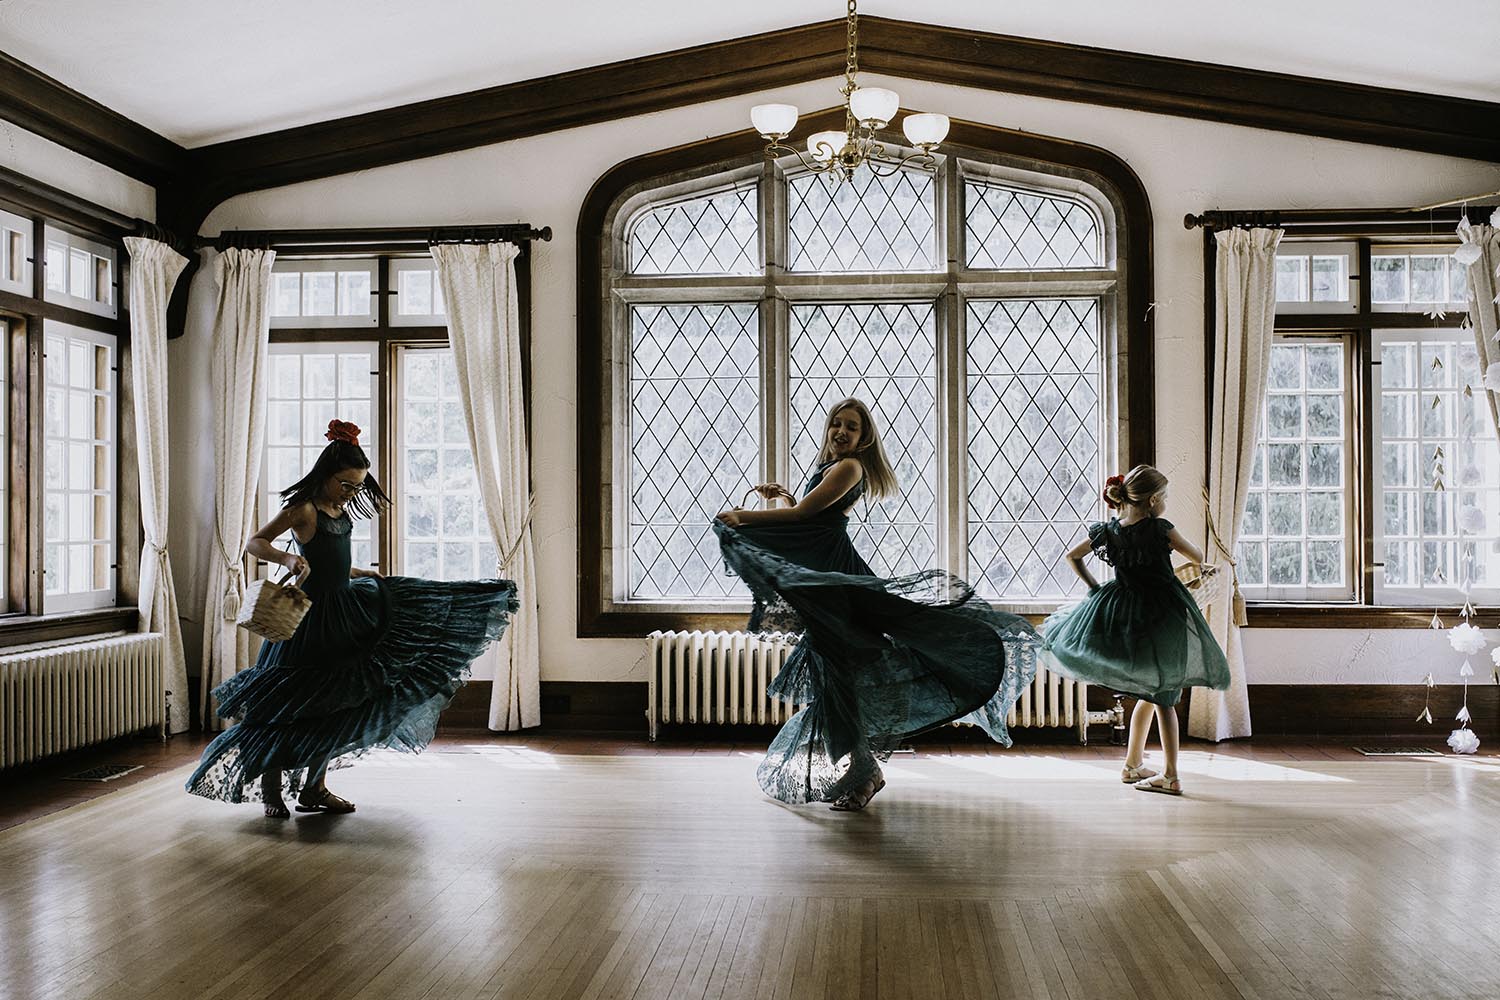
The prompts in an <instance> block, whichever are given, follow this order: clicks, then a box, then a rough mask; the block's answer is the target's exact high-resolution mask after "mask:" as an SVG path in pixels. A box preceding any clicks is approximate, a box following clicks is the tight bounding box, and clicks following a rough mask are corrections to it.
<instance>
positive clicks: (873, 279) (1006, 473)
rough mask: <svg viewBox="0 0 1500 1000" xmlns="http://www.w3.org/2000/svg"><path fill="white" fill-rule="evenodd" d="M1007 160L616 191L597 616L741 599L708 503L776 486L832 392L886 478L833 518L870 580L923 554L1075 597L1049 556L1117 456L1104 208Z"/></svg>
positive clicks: (1067, 542) (1113, 298) (967, 572)
mask: <svg viewBox="0 0 1500 1000" xmlns="http://www.w3.org/2000/svg"><path fill="white" fill-rule="evenodd" d="M1021 177H1022V175H1020V174H1016V175H1015V176H1012V175H1010V174H1007V173H1006V172H1005V171H1003V170H1000V169H999V168H995V167H991V166H988V165H982V164H976V163H968V162H965V163H962V164H961V163H960V162H959V161H957V160H952V159H950V160H947V161H945V162H944V163H943V164H941V166H940V168H939V171H938V173H937V174H936V175H934V174H933V173H928V172H924V171H921V170H900V171H897V172H896V173H894V174H893V175H891V176H888V177H883V178H882V177H876V176H874V175H873V174H871V173H870V172H869V171H860V172H858V173H856V175H855V178H854V180H853V181H852V182H842V181H839V180H837V179H835V178H829V177H825V176H818V175H812V174H807V173H804V172H801V171H800V168H798V167H797V166H796V165H795V164H794V163H788V164H766V165H763V166H756V167H754V168H751V167H743V168H740V171H739V172H738V173H735V172H729V173H726V174H720V175H718V176H705V177H704V178H703V179H702V181H701V183H699V185H698V191H697V192H696V193H693V192H691V191H687V190H686V189H688V188H690V187H691V186H692V184H691V183H690V182H684V181H682V180H681V178H674V179H673V180H672V182H671V184H670V185H669V186H664V187H663V188H662V189H661V192H660V194H659V195H654V194H653V192H652V191H651V190H649V189H646V190H636V191H635V192H634V193H631V194H628V195H623V196H622V197H621V199H620V201H619V202H618V203H617V204H616V205H615V207H614V209H613V213H612V214H611V216H610V221H609V223H608V225H609V226H610V233H611V254H612V257H611V259H612V261H613V267H612V270H611V273H610V277H609V278H608V281H609V282H610V284H609V286H608V287H607V289H606V298H605V300H604V301H605V303H606V309H605V313H606V316H607V319H606V323H607V330H608V334H609V335H608V336H607V337H606V338H605V341H606V352H607V357H606V359H605V362H604V369H603V370H604V371H606V372H609V373H611V377H610V379H609V380H608V381H607V383H606V400H607V403H608V405H609V412H610V414H611V419H610V420H609V421H607V422H606V426H605V427H603V428H601V433H602V434H603V435H604V437H605V447H603V448H602V449H601V452H602V455H601V457H602V458H603V461H604V463H605V464H604V466H603V467H602V469H601V481H602V482H604V483H606V484H608V485H607V487H606V489H605V491H604V494H605V495H604V496H603V497H602V498H601V499H602V500H603V502H604V505H605V508H604V509H603V510H601V511H600V512H599V517H600V522H601V525H602V531H601V534H602V539H603V543H604V544H603V546H602V551H601V553H600V556H599V558H600V559H601V564H602V572H601V581H602V582H601V587H602V590H603V593H602V594H601V598H602V600H603V602H604V603H605V604H606V605H607V606H608V607H610V608H613V609H615V610H618V611H620V612H622V613H624V612H636V611H650V612H652V613H657V612H660V613H678V612H683V613H696V612H697V611H698V610H700V609H702V610H711V611H725V612H728V611H731V610H735V609H742V608H743V607H744V606H745V601H746V598H747V596H748V595H747V594H746V593H745V591H744V589H743V587H742V586H741V584H740V583H739V581H738V580H737V579H736V578H735V577H733V576H732V575H730V574H728V573H727V572H726V571H725V569H724V567H723V562H722V559H721V558H720V555H719V550H718V545H717V539H716V537H715V535H714V534H713V530H712V528H713V519H714V517H715V516H716V515H717V514H718V512H719V511H721V510H724V509H726V508H728V507H733V506H735V505H736V504H739V503H741V502H742V500H743V498H744V497H745V495H746V493H747V491H748V490H749V489H750V487H751V486H752V485H753V484H755V483H758V482H763V481H775V482H780V483H782V484H784V485H785V486H787V487H788V488H789V489H791V490H792V491H794V492H796V493H800V492H801V491H802V489H803V487H804V485H805V484H806V482H807V480H808V478H809V476H810V475H811V474H812V472H813V471H814V469H815V466H816V461H817V456H818V454H819V452H820V451H821V445H822V435H823V430H824V426H825V421H826V418H827V413H828V408H829V406H830V405H831V404H833V403H834V402H836V401H837V400H840V399H843V398H846V397H850V396H853V397H857V398H860V399H862V400H863V401H864V402H865V403H866V404H868V405H869V406H870V408H871V411H872V415H873V417H874V419H875V421H876V423H877V426H878V428H879V430H880V433H881V437H882V440H883V443H884V446H885V449H886V451H887V454H888V455H889V457H890V459H891V461H892V464H893V466H894V468H895V472H896V476H897V479H898V481H899V484H900V485H899V489H898V491H897V493H896V495H894V496H891V497H886V498H883V499H881V500H879V501H875V500H872V499H869V498H866V499H864V500H862V501H860V502H859V503H857V504H856V505H855V507H854V508H853V509H852V510H851V511H850V524H849V532H850V536H851V539H852V540H853V542H854V545H855V547H856V549H858V550H859V552H860V554H861V555H862V556H863V557H864V558H865V560H866V561H867V562H869V563H870V565H871V567H872V568H873V569H874V571H875V572H876V573H879V574H882V575H900V574H906V573H914V572H920V571H923V570H928V569H945V570H947V571H949V572H952V573H954V574H956V575H958V576H961V577H963V578H965V579H967V580H969V581H971V582H972V583H974V584H975V586H976V587H977V588H978V589H979V590H980V591H981V593H983V594H984V595H985V596H986V597H988V598H991V599H993V600H996V601H999V602H1003V603H1007V604H1010V605H1012V606H1025V607H1032V606H1037V607H1039V608H1040V609H1045V608H1046V607H1048V606H1055V605H1056V604H1057V603H1059V602H1060V601H1063V600H1065V599H1067V598H1069V597H1070V596H1072V595H1073V594H1074V593H1075V592H1076V590H1077V587H1076V585H1075V583H1074V582H1073V580H1072V578H1071V575H1070V574H1068V573H1067V571H1066V567H1063V566H1061V565H1060V561H1061V557H1062V554H1063V552H1064V551H1066V549H1067V548H1069V547H1070V546H1071V545H1072V544H1073V543H1074V542H1075V541H1076V540H1077V537H1079V536H1081V535H1082V533H1083V530H1084V526H1085V525H1086V524H1087V523H1089V522H1090V521H1092V520H1094V519H1096V518H1097V517H1098V516H1100V514H1101V513H1102V504H1101V501H1100V500H1099V490H1100V486H1101V481H1102V478H1103V476H1104V475H1105V474H1106V472H1107V471H1113V470H1114V469H1116V468H1118V467H1121V466H1122V462H1121V459H1120V446H1121V445H1120V442H1121V439H1122V436H1123V435H1122V433H1121V427H1120V425H1119V418H1118V416H1117V415H1116V409H1115V407H1114V406H1113V403H1112V400H1113V397H1114V394H1115V392H1116V391H1117V390H1116V386H1117V385H1118V383H1119V379H1121V378H1122V377H1123V374H1122V372H1121V369H1120V366H1119V365H1118V364H1117V363H1116V356H1117V352H1116V350H1115V347H1114V345H1115V342H1116V341H1115V336H1116V334H1115V331H1116V329H1117V328H1118V324H1119V322H1120V320H1119V313H1118V308H1119V301H1120V300H1119V295H1118V292H1117V289H1118V287H1119V272H1118V270H1117V266H1118V264H1117V261H1118V255H1117V253H1116V251H1115V246H1114V239H1115V236H1114V232H1113V229H1112V225H1113V223H1112V222H1111V221H1110V220H1112V219H1113V217H1114V216H1113V214H1112V212H1111V211H1110V210H1107V209H1106V208H1105V207H1103V206H1104V205H1105V204H1106V202H1105V200H1104V197H1103V195H1102V194H1098V193H1097V192H1095V193H1094V195H1088V196H1086V195H1084V194H1082V193H1080V191H1079V188H1080V185H1078V184H1077V183H1076V182H1074V181H1069V182H1068V183H1067V185H1066V190H1064V189H1062V187H1061V186H1060V188H1059V190H1048V189H1045V188H1044V187H1037V186H1035V177H1036V175H1035V174H1034V173H1028V174H1025V175H1024V177H1026V178H1030V180H1027V181H1025V182H1022V180H1021ZM1095 195H1097V201H1096V200H1091V198H1094V197H1095ZM960 213H962V214H960ZM751 216H753V221H754V225H753V226H752V225H751V224H750V221H751ZM945 218H953V219H962V220H963V221H962V224H960V225H958V226H957V227H953V226H945V225H940V224H939V220H940V219H945ZM761 248H764V262H765V266H764V267H763V266H762V264H761V261H762V258H761V256H759V253H760V249H761ZM1049 286H1051V287H1052V288H1055V289H1056V291H1055V292H1051V293H1049ZM751 502H752V503H755V504H760V501H759V500H758V499H752V501H751ZM585 516H587V515H585Z"/></svg>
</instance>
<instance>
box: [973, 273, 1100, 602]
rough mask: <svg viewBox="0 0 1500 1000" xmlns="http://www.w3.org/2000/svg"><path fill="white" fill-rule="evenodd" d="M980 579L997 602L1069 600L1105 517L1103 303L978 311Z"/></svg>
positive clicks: (1057, 302)
mask: <svg viewBox="0 0 1500 1000" xmlns="http://www.w3.org/2000/svg"><path fill="white" fill-rule="evenodd" d="M968 371H969V374H968V387H967V388H968V401H969V426H968V464H969V523H968V535H969V573H970V575H971V577H973V580H972V582H973V583H974V585H975V587H976V588H978V589H979V591H980V592H981V593H982V594H984V595H985V596H986V597H990V598H994V599H999V600H1010V601H1028V600H1058V599H1062V598H1067V597H1071V596H1073V595H1074V594H1077V593H1079V592H1080V591H1081V589H1082V583H1081V582H1080V581H1079V580H1078V579H1077V577H1076V576H1075V575H1074V574H1073V573H1072V572H1071V571H1070V570H1069V569H1068V568H1067V567H1066V566H1064V565H1063V561H1062V558H1063V553H1065V552H1066V551H1067V550H1068V549H1070V548H1072V547H1073V545H1074V543H1076V542H1077V541H1078V539H1079V538H1080V537H1081V536H1082V535H1083V533H1084V530H1085V528H1086V526H1087V525H1088V524H1089V522H1091V521H1095V520H1098V518H1099V517H1100V514H1101V511H1102V506H1103V504H1102V501H1101V500H1100V499H1099V491H1100V488H1101V486H1102V484H1103V481H1104V475H1105V473H1104V471H1103V467H1102V458H1101V454H1102V453H1101V448H1100V441H1101V439H1102V433H1103V418H1102V410H1101V407H1100V405H1099V398H1100V386H1101V375H1102V373H1101V362H1100V349H1099V303H1098V300H1096V299H1003V300H998V301H989V302H983V301H972V300H971V301H970V302H969V306H968Z"/></svg>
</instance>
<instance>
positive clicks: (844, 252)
mask: <svg viewBox="0 0 1500 1000" xmlns="http://www.w3.org/2000/svg"><path fill="white" fill-rule="evenodd" d="M936 191H937V188H936V185H935V184H934V182H933V178H932V175H931V174H928V173H926V172H924V171H921V170H899V171H897V172H896V173H894V174H892V175H890V176H888V177H877V176H875V175H874V174H872V173H870V172H869V171H868V170H866V171H862V172H860V173H857V174H855V177H854V180H853V181H841V180H839V179H837V178H834V177H830V176H829V175H827V174H802V175H800V176H795V177H793V178H791V180H790V181H789V182H788V183H787V200H788V203H789V204H788V210H787V211H788V214H789V226H788V228H789V231H790V235H791V241H790V250H791V252H790V255H789V257H788V265H787V266H788V268H789V269H790V270H793V271H822V272H842V271H929V270H932V269H933V268H934V267H936V266H937V261H938V259H939V258H938V257H937V253H936V250H937V247H936V243H935V233H936V228H937V227H936V221H935V220H936V218H937V215H936V212H937V198H936Z"/></svg>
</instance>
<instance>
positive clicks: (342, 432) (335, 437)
mask: <svg viewBox="0 0 1500 1000" xmlns="http://www.w3.org/2000/svg"><path fill="white" fill-rule="evenodd" d="M324 437H326V438H328V440H330V441H343V442H344V443H345V444H354V445H357V444H359V427H358V426H357V425H355V424H351V423H349V421H347V420H330V421H328V433H327V434H325V435H324Z"/></svg>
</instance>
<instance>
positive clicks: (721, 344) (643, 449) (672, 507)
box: [628, 303, 761, 599]
mask: <svg viewBox="0 0 1500 1000" xmlns="http://www.w3.org/2000/svg"><path fill="white" fill-rule="evenodd" d="M630 318H631V324H630V330H631V338H630V339H631V351H630V483H631V496H630V521H629V547H630V564H629V577H628V588H629V589H628V593H629V595H630V596H631V597H632V598H636V599H640V598H658V599H662V598H696V597H703V596H714V597H723V596H727V595H730V594H738V593H741V592H742V588H741V587H740V586H739V581H738V580H737V579H735V578H734V577H730V576H727V575H726V574H725V573H724V570H723V564H722V560H721V559H720V558H719V555H718V543H717V540H716V538H715V536H714V534H713V519H714V515H716V514H717V513H718V512H719V511H721V510H724V509H726V508H728V507H733V506H734V505H735V504H737V503H739V501H740V499H741V498H742V497H743V496H744V494H745V491H747V490H748V489H749V488H750V487H751V486H752V485H753V484H755V483H757V482H759V481H760V480H759V479H758V478H757V474H758V472H759V469H760V465H761V463H760V444H761V442H760V434H759V426H760V392H759V360H760V347H759V341H760V336H759V329H758V326H759V324H758V321H757V310H756V307H755V305H753V304H751V303H737V304H733V305H674V306H639V307H636V308H634V309H632V310H631V317H630Z"/></svg>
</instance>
